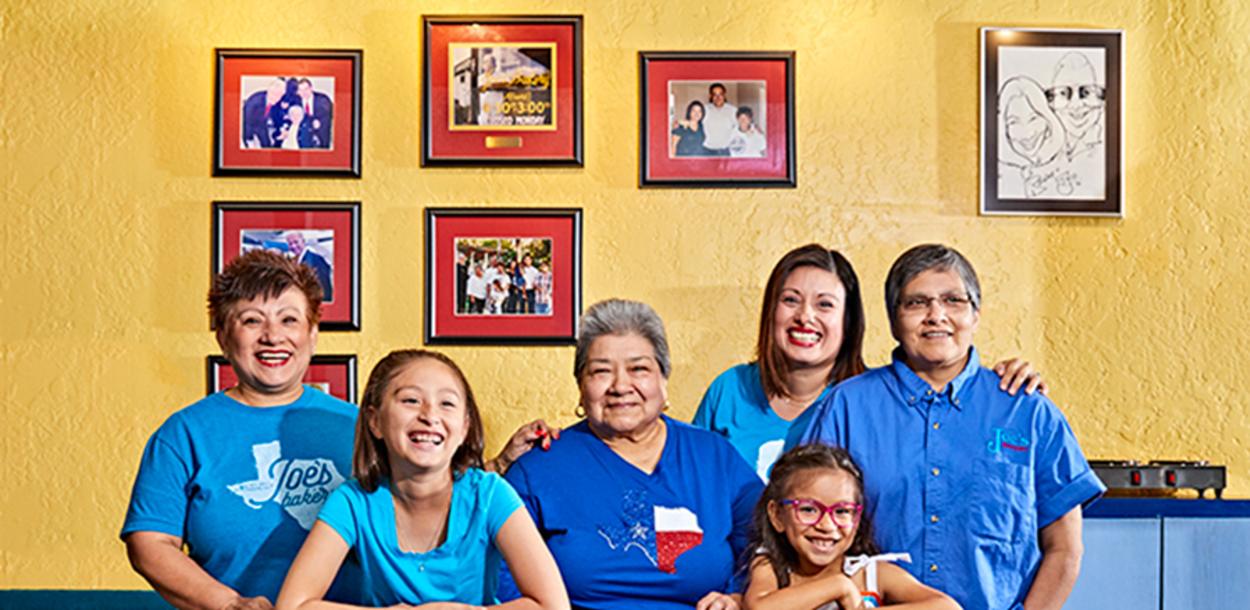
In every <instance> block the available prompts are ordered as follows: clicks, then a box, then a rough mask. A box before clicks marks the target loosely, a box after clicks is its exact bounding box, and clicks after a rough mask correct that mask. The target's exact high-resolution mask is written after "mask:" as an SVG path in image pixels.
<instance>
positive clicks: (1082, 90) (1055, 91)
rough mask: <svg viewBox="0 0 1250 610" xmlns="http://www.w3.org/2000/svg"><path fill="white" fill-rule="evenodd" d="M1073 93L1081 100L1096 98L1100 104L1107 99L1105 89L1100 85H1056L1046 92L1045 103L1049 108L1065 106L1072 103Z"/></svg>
mask: <svg viewBox="0 0 1250 610" xmlns="http://www.w3.org/2000/svg"><path fill="white" fill-rule="evenodd" d="M1073 93H1075V94H1076V95H1077V96H1078V97H1080V98H1081V99H1083V100H1087V99H1091V98H1098V101H1100V102H1101V101H1103V100H1105V99H1107V88H1106V87H1103V86H1102V85H1080V86H1078V87H1073V86H1072V85H1058V86H1055V87H1051V88H1049V89H1047V90H1046V101H1048V102H1050V105H1051V106H1067V105H1068V102H1070V101H1072V95H1073Z"/></svg>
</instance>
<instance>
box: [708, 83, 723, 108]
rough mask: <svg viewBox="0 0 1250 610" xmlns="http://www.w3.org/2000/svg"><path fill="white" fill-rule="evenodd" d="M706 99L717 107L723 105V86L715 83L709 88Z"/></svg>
mask: <svg viewBox="0 0 1250 610" xmlns="http://www.w3.org/2000/svg"><path fill="white" fill-rule="evenodd" d="M708 101H710V102H712V105H713V106H716V107H717V108H720V107H721V106H724V105H725V88H724V87H722V86H720V85H716V86H713V87H712V88H711V89H709V90H708Z"/></svg>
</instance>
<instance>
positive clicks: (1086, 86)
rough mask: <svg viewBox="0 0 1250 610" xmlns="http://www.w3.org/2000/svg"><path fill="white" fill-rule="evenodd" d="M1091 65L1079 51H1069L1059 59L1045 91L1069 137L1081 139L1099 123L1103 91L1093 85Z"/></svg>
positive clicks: (1095, 77)
mask: <svg viewBox="0 0 1250 610" xmlns="http://www.w3.org/2000/svg"><path fill="white" fill-rule="evenodd" d="M1097 78H1098V76H1097V74H1095V72H1094V65H1093V64H1091V63H1090V62H1089V59H1088V58H1086V57H1085V56H1084V55H1082V54H1080V53H1069V54H1067V55H1065V56H1064V57H1063V59H1061V60H1060V61H1059V65H1058V66H1056V68H1055V77H1054V80H1053V82H1052V85H1051V88H1050V89H1049V91H1048V97H1049V99H1050V106H1051V108H1053V109H1054V110H1055V114H1056V115H1058V116H1059V122H1061V123H1063V128H1064V130H1066V131H1067V132H1068V135H1069V136H1071V137H1072V138H1073V139H1081V138H1083V137H1084V136H1086V132H1088V131H1090V130H1091V129H1092V128H1094V127H1095V126H1097V125H1098V124H1099V120H1100V119H1102V111H1103V105H1104V101H1103V97H1104V96H1103V94H1102V93H1101V92H1102V91H1103V89H1102V87H1101V86H1100V85H1098V84H1097Z"/></svg>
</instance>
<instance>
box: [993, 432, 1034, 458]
mask: <svg viewBox="0 0 1250 610" xmlns="http://www.w3.org/2000/svg"><path fill="white" fill-rule="evenodd" d="M1030 444H1031V443H1030V441H1029V437H1028V436H1026V435H1025V434H1024V433H1023V432H1020V431H1018V430H1011V429H1009V428H994V436H993V437H992V438H990V441H989V443H987V444H986V446H985V448H986V450H988V451H989V452H990V453H991V454H994V453H1001V452H1003V451H1014V452H1017V453H1019V452H1022V451H1028V450H1029V445H1030Z"/></svg>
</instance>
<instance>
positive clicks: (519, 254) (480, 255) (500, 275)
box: [455, 237, 552, 316]
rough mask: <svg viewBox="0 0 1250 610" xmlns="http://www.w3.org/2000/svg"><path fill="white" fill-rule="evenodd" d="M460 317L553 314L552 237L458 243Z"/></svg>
mask: <svg viewBox="0 0 1250 610" xmlns="http://www.w3.org/2000/svg"><path fill="white" fill-rule="evenodd" d="M455 257H456V314H457V315H520V316H526V315H536V316H549V315H551V293H552V270H551V268H552V265H551V238H550V237H488V238H458V239H456V254H455Z"/></svg>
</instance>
